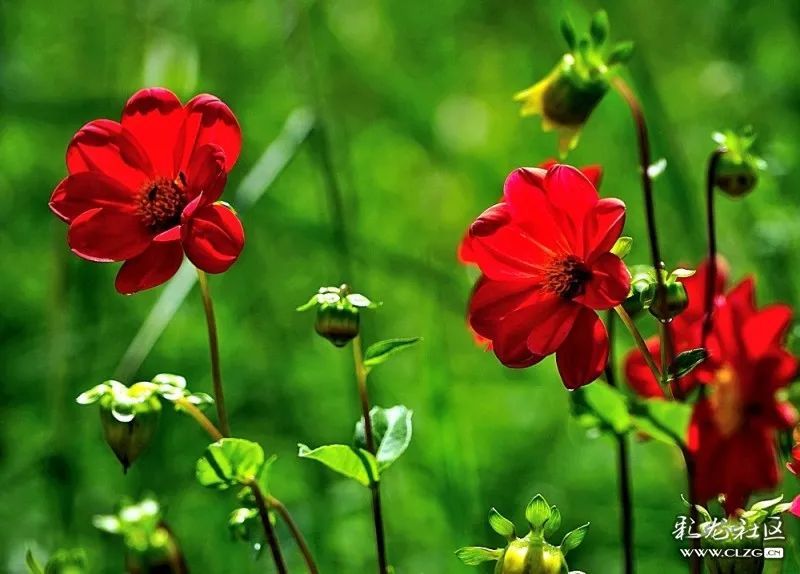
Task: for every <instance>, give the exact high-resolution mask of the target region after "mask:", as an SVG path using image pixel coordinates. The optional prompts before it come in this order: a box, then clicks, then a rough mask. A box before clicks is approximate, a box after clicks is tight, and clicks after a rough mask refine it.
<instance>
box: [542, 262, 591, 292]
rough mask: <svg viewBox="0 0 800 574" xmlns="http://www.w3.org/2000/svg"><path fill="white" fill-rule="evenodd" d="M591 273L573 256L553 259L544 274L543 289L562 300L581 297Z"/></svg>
mask: <svg viewBox="0 0 800 574" xmlns="http://www.w3.org/2000/svg"><path fill="white" fill-rule="evenodd" d="M591 278H592V271H591V269H589V268H588V267H587V266H586V265H585V264H584V263H583V261H581V260H580V259H579V258H577V257H575V256H574V255H567V256H566V257H563V258H561V259H553V261H552V262H551V263H550V266H549V267H547V269H546V270H545V272H544V288H545V289H546V290H547V291H550V292H551V293H555V294H556V295H558V296H559V297H563V298H564V299H572V298H574V297H577V296H578V295H583V293H584V292H585V291H586V283H588V282H589V281H590V280H591Z"/></svg>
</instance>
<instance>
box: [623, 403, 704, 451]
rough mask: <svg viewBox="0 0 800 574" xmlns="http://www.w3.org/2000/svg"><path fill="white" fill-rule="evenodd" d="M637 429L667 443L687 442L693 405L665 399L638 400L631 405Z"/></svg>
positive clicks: (678, 443) (679, 443) (681, 443)
mask: <svg viewBox="0 0 800 574" xmlns="http://www.w3.org/2000/svg"><path fill="white" fill-rule="evenodd" d="M630 411H631V415H633V424H634V426H635V427H636V429H637V430H639V431H641V432H644V433H645V434H648V435H650V436H651V437H652V438H654V439H656V440H660V441H661V442H665V443H667V444H672V445H678V446H681V445H683V444H685V440H686V433H687V431H688V429H689V419H690V418H691V416H692V407H691V405H689V404H686V403H680V402H676V401H665V400H663V399H644V400H637V401H635V402H633V403H631V405H630Z"/></svg>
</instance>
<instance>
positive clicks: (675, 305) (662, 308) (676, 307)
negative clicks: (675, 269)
mask: <svg viewBox="0 0 800 574" xmlns="http://www.w3.org/2000/svg"><path fill="white" fill-rule="evenodd" d="M688 306H689V295H688V294H687V293H686V288H685V287H684V286H683V283H681V282H680V281H677V280H671V281H667V282H666V283H664V284H663V285H656V289H655V295H654V296H653V302H652V303H651V304H650V313H652V314H653V316H654V317H656V318H657V319H658V320H660V321H665V322H666V321H671V320H672V319H674V318H675V317H677V316H678V315H680V314H681V313H683V311H685V310H686V307H688Z"/></svg>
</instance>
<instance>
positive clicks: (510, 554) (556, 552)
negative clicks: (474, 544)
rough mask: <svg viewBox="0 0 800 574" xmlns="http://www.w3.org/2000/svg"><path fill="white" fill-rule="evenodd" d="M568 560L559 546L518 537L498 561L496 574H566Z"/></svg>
mask: <svg viewBox="0 0 800 574" xmlns="http://www.w3.org/2000/svg"><path fill="white" fill-rule="evenodd" d="M567 572H568V569H567V562H566V560H564V555H563V554H562V553H561V549H560V548H559V547H558V546H553V545H551V544H548V543H547V542H539V543H536V542H530V541H528V540H526V539H524V538H518V539H516V540H514V541H513V542H511V543H510V544H509V545H508V547H507V548H506V549H505V552H503V556H502V557H501V558H500V560H499V561H498V562H497V567H496V568H495V574H566V573H567Z"/></svg>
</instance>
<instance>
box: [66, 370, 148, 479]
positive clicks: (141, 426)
mask: <svg viewBox="0 0 800 574" xmlns="http://www.w3.org/2000/svg"><path fill="white" fill-rule="evenodd" d="M158 390H159V387H158V385H156V384H154V383H151V382H141V383H136V384H134V385H132V386H131V387H130V388H129V387H126V386H125V385H123V384H122V383H120V382H118V381H106V382H105V383H101V384H100V385H97V386H96V387H94V388H93V389H91V390H89V391H87V392H85V393H83V394H81V395H80V396H79V397H78V399H77V401H78V403H79V404H91V403H95V402H98V403H99V405H100V422H101V424H102V427H103V436H104V437H105V440H106V443H108V446H110V447H111V450H112V451H114V454H115V455H116V456H117V459H118V460H119V461H120V463H122V468H123V470H124V471H125V472H127V471H128V468H129V467H130V465H131V464H133V462H134V461H135V460H136V459H137V458H138V457H139V455H140V454H141V453H142V451H144V449H145V448H147V445H148V444H150V441H151V440H152V438H153V436H154V435H155V432H156V428H157V427H158V419H159V417H160V415H161V403H160V402H159V400H158V396H159V395H158Z"/></svg>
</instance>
